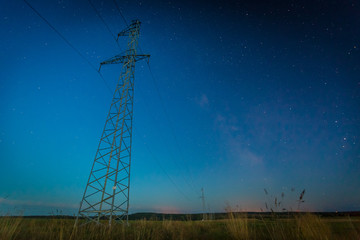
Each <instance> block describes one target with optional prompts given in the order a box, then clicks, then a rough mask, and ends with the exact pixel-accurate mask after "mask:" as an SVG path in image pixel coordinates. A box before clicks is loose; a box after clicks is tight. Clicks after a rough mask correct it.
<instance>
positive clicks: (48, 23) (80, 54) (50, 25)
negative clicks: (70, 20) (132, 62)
mask: <svg viewBox="0 0 360 240" xmlns="http://www.w3.org/2000/svg"><path fill="white" fill-rule="evenodd" d="M23 1H24V2H25V3H26V4H27V5H28V6H29V7H30V8H31V9H32V10H33V11H34V12H35V13H36V14H37V15H38V16H39V17H40V18H41V19H42V20H43V21H44V22H45V23H46V24H47V25H48V26H49V27H50V28H51V29H52V30H54V32H55V33H56V34H57V35H59V37H60V38H61V39H62V40H63V41H64V42H65V43H66V44H67V45H68V46H69V47H70V48H71V49H72V50H74V51H75V52H76V53H77V54H78V55H79V56H80V57H81V58H82V59H83V60H84V61H85V62H87V63H88V64H89V66H90V67H91V68H92V69H93V70H94V71H96V72H97V73H98V74H99V76H100V77H101V79H102V80H103V81H104V83H105V85H106V87H107V89H108V90H109V91H110V93H111V90H110V87H109V86H108V84H107V82H106V81H105V79H104V77H103V75H102V74H101V73H100V72H99V71H98V70H97V68H96V67H95V66H94V65H93V64H92V63H91V62H90V61H89V60H88V59H87V58H86V57H85V56H84V55H83V54H82V53H81V52H80V51H79V50H77V48H75V47H74V45H72V44H71V43H70V42H69V41H68V40H67V39H66V38H65V37H64V35H62V34H61V33H60V32H59V31H58V30H57V29H56V28H55V27H54V26H53V25H52V24H51V23H50V22H49V21H48V20H46V18H45V17H44V16H42V15H41V14H40V13H39V12H38V11H37V10H36V9H35V8H34V7H33V6H32V5H31V4H30V3H29V2H28V1H26V0H23Z"/></svg>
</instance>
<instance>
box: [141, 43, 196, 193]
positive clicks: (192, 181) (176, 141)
mask: <svg viewBox="0 0 360 240" xmlns="http://www.w3.org/2000/svg"><path fill="white" fill-rule="evenodd" d="M140 50H141V49H140ZM147 65H148V68H149V71H150V75H151V79H152V81H153V84H154V86H155V89H156V92H157V95H158V97H159V99H160V103H161V106H162V109H163V112H164V114H165V116H166V120H167V121H168V124H169V128H170V130H171V134H172V136H173V138H174V140H175V144H176V147H177V148H178V151H179V153H180V157H181V159H182V161H183V163H184V166H185V167H186V170H187V171H188V172H189V174H190V179H191V185H190V184H189V183H188V182H187V184H188V185H189V186H191V188H192V189H193V190H194V191H195V192H196V194H198V192H197V191H196V190H195V189H196V188H195V184H194V179H193V177H192V174H191V172H190V169H189V167H188V166H187V165H186V164H185V159H184V155H183V153H182V151H181V147H180V144H179V141H178V139H177V137H176V134H175V130H174V128H173V126H172V123H171V121H170V117H169V114H168V112H167V110H166V108H165V104H164V100H163V98H162V97H161V94H160V90H159V87H158V84H157V81H156V79H155V77H154V74H153V72H152V70H151V67H150V64H149V63H148V62H147Z"/></svg>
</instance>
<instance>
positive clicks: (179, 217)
mask: <svg viewBox="0 0 360 240" xmlns="http://www.w3.org/2000/svg"><path fill="white" fill-rule="evenodd" d="M234 214H240V215H246V216H247V217H248V218H257V219H263V218H270V217H273V216H274V215H276V216H277V217H279V218H294V216H297V215H301V214H305V212H274V213H272V212H234ZM312 214H315V215H318V216H321V217H344V216H350V217H360V211H349V212H312ZM0 217H1V216H0ZM19 217H22V218H59V219H60V218H61V219H75V218H76V216H70V215H44V216H19ZM228 218H229V213H227V212H223V213H211V214H210V213H209V214H206V219H217V220H220V219H228ZM141 219H146V220H154V221H157V220H158V221H162V220H175V221H200V220H203V214H202V213H193V214H168V213H151V212H148V213H134V214H130V215H129V220H141Z"/></svg>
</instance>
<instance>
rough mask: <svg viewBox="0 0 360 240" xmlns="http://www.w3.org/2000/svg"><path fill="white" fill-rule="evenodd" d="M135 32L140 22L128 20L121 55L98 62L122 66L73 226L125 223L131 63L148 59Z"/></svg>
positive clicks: (128, 172)
mask: <svg viewBox="0 0 360 240" xmlns="http://www.w3.org/2000/svg"><path fill="white" fill-rule="evenodd" d="M139 31H140V21H138V20H134V21H132V23H131V24H130V25H129V26H128V27H127V28H126V29H125V30H123V31H121V32H120V33H119V34H118V38H119V36H127V37H128V42H127V50H126V51H125V53H124V54H119V55H116V56H115V57H112V58H110V59H108V60H106V61H104V62H101V63H100V68H101V66H102V65H105V64H118V63H122V70H121V75H120V78H119V80H118V83H117V86H116V89H115V93H114V95H113V99H112V103H111V106H110V110H109V113H108V115H107V119H106V122H105V127H104V130H103V133H102V136H101V138H100V142H99V146H98V149H97V152H96V155H95V160H94V163H93V165H92V168H91V172H90V176H89V179H88V182H87V185H86V188H85V191H84V195H83V198H82V200H81V203H80V208H79V212H78V216H77V219H76V223H75V224H77V222H78V219H79V218H85V219H86V220H87V221H86V223H89V222H96V223H98V224H99V223H101V221H100V220H108V221H109V222H108V223H109V225H111V224H112V222H113V221H125V220H126V222H127V221H128V212H129V193H130V166H131V142H132V119H133V100H134V78H135V77H134V72H135V62H137V61H139V60H141V59H147V60H148V59H149V57H150V55H142V54H141V55H139V54H136V49H137V45H138V38H139ZM99 71H100V69H99Z"/></svg>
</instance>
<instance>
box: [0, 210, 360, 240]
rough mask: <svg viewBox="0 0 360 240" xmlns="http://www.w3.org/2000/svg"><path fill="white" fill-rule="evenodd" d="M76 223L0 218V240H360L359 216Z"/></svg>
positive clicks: (231, 215) (236, 216) (238, 216)
mask: <svg viewBox="0 0 360 240" xmlns="http://www.w3.org/2000/svg"><path fill="white" fill-rule="evenodd" d="M73 225H74V219H61V218H45V219H44V218H43V219H39V218H21V217H1V218H0V239H1V240H11V239H17V240H31V239H66V240H67V239H72V240H77V239H84V240H91V239H101V240H110V239H111V240H112V239H129V240H130V239H137V240H140V239H153V240H162V239H164V240H165V239H169V240H170V239H179V240H181V239H184V240H190V239H204V240H205V239H206V240H212V239H222V240H223V239H224V240H226V239H284V240H285V239H287V240H288V239H344V240H345V239H346V240H351V239H354V240H355V239H356V240H357V239H360V218H359V217H351V218H350V217H337V218H334V217H332V218H321V217H320V216H318V215H314V214H310V213H306V214H300V215H294V216H290V217H287V218H283V217H281V218H280V217H279V216H277V215H276V214H274V215H272V216H271V217H267V218H262V217H261V216H259V217H258V218H253V217H248V216H247V215H245V214H238V213H229V214H228V219H223V220H213V221H172V220H162V221H151V220H137V221H131V222H130V226H124V225H120V224H116V225H114V226H112V228H111V229H110V228H109V227H104V226H97V225H85V226H83V227H79V228H76V229H74V228H73Z"/></svg>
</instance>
